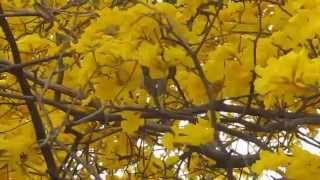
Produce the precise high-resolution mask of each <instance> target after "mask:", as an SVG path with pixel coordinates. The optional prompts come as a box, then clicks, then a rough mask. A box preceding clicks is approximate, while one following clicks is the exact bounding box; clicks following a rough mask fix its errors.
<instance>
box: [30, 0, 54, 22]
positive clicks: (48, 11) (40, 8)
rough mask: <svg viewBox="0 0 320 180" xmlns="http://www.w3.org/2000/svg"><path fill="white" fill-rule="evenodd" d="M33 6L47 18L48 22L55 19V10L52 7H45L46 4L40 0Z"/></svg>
mask: <svg viewBox="0 0 320 180" xmlns="http://www.w3.org/2000/svg"><path fill="white" fill-rule="evenodd" d="M33 8H34V10H35V11H36V12H38V13H39V14H40V16H41V17H42V18H43V19H45V20H46V21H47V22H52V21H53V20H54V18H55V17H54V15H53V12H52V10H51V9H50V8H48V7H45V5H42V4H40V3H38V2H36V3H34V4H33Z"/></svg>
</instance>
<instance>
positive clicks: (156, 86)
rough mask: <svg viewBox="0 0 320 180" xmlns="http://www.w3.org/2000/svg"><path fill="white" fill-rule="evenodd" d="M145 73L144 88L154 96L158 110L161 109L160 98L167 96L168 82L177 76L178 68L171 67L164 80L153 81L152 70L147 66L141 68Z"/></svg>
mask: <svg viewBox="0 0 320 180" xmlns="http://www.w3.org/2000/svg"><path fill="white" fill-rule="evenodd" d="M141 69H142V73H143V86H144V88H145V90H146V91H147V92H148V93H149V94H150V95H151V96H152V98H153V99H154V102H155V104H156V106H157V107H158V108H161V104H160V101H159V99H160V97H161V96H163V95H165V94H166V91H167V82H168V80H169V79H173V78H174V76H175V74H176V67H175V66H170V67H169V73H168V75H167V76H166V77H164V78H158V79H152V78H151V76H150V69H149V68H148V67H147V66H141Z"/></svg>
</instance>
